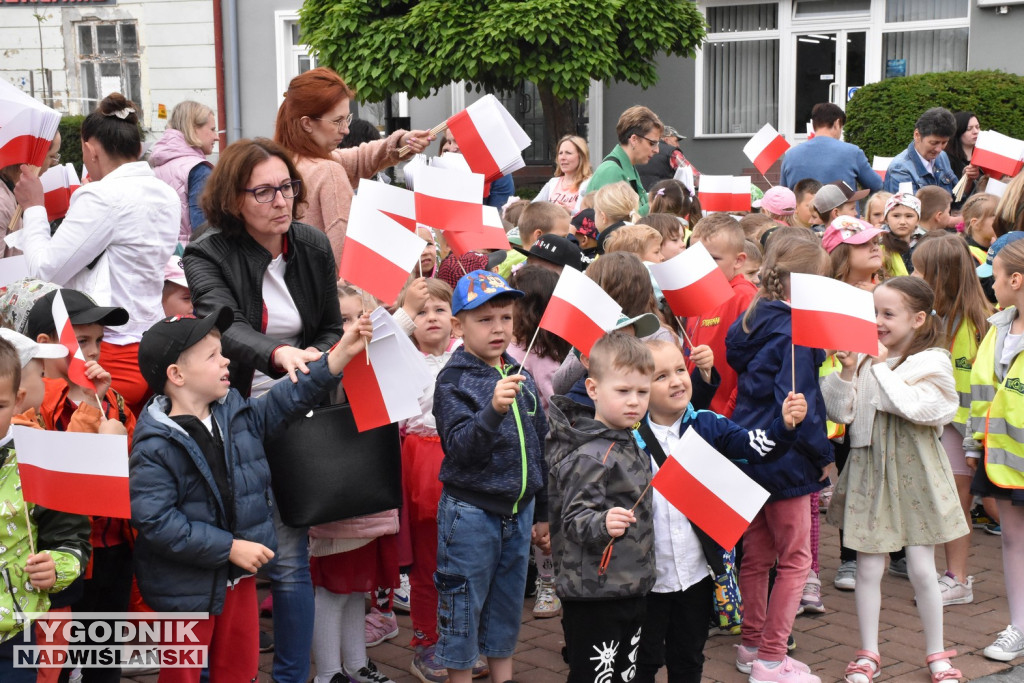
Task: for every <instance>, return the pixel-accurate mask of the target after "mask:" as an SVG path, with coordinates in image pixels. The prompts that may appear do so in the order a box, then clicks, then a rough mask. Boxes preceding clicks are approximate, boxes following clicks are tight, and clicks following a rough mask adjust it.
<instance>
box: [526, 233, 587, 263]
mask: <svg viewBox="0 0 1024 683" xmlns="http://www.w3.org/2000/svg"><path fill="white" fill-rule="evenodd" d="M513 248H514V249H515V250H516V251H518V252H519V253H520V254H526V255H527V256H536V257H537V258H539V259H544V260H545V261H548V262H550V263H554V264H555V265H559V266H571V267H573V268H575V269H576V270H579V271H582V270H584V269H585V268H586V267H587V264H586V262H584V260H583V252H582V251H580V248H579V247H578V246H577V245H575V244H573V243H572V241H570V240H569V239H568V238H567V237H560V236H559V235H543V236H541V237H540V238H539V239H538V240H537V241H536V242H534V243H533V245H532V246H531V247H530V250H529V251H527V250H526V249H523V248H522V247H513Z"/></svg>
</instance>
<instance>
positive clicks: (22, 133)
mask: <svg viewBox="0 0 1024 683" xmlns="http://www.w3.org/2000/svg"><path fill="white" fill-rule="evenodd" d="M59 123H60V113H59V112H56V111H54V110H53V109H50V108H49V107H47V106H46V105H44V104H43V103H42V102H40V101H39V100H37V99H35V98H33V97H30V96H29V95H27V94H26V93H24V92H22V91H21V90H20V89H18V88H17V87H15V86H14V85H13V84H12V83H10V82H9V81H7V80H5V79H2V78H0V168H3V167H4V166H12V165H14V164H29V165H31V166H42V165H43V163H44V162H45V161H46V153H47V152H48V151H49V150H50V143H51V142H52V141H53V138H54V136H56V135H57V125H58V124H59Z"/></svg>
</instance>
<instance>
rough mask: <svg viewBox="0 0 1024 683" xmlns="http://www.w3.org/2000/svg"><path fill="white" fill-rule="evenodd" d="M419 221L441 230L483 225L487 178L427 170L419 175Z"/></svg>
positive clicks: (417, 197) (429, 168)
mask: <svg viewBox="0 0 1024 683" xmlns="http://www.w3.org/2000/svg"><path fill="white" fill-rule="evenodd" d="M414 194H415V205H416V220H417V221H418V222H420V223H423V224H424V225H429V226H430V227H432V228H435V229H437V230H442V231H444V230H475V229H477V228H479V227H480V226H481V225H483V216H484V212H483V198H484V177H483V176H482V175H480V174H479V173H463V172H460V171H455V170H451V169H447V168H436V167H433V166H427V167H424V168H421V169H419V170H418V171H417V172H416V191H415V193H414Z"/></svg>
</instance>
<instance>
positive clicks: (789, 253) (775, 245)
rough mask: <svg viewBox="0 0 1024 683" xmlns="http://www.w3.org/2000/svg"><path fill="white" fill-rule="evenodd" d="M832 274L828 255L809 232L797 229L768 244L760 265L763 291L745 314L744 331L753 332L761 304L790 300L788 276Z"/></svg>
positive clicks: (773, 239)
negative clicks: (753, 325) (751, 328)
mask: <svg viewBox="0 0 1024 683" xmlns="http://www.w3.org/2000/svg"><path fill="white" fill-rule="evenodd" d="M831 270H832V262H831V261H830V260H829V257H828V252H826V251H825V250H824V249H823V248H822V246H821V242H820V241H819V240H818V238H817V237H816V236H815V235H814V233H813V232H811V231H810V230H807V229H805V228H794V229H793V230H792V232H790V231H787V232H786V233H784V234H779V235H775V236H774V237H773V238H772V239H771V240H770V241H769V242H768V250H767V251H766V252H765V255H764V261H763V262H762V263H761V288H760V289H758V290H757V294H755V295H754V299H753V300H752V301H751V302H750V306H749V307H748V308H747V312H746V313H744V314H743V331H744V332H750V320H751V318H753V317H754V311H755V310H756V309H757V305H758V303H760V302H761V301H762V300H764V301H786V300H787V299H789V276H790V275H791V274H792V273H808V274H810V275H825V276H827V275H829V274H830V273H831Z"/></svg>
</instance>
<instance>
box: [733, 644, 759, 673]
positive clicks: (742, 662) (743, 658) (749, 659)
mask: <svg viewBox="0 0 1024 683" xmlns="http://www.w3.org/2000/svg"><path fill="white" fill-rule="evenodd" d="M756 659H757V650H748V649H747V648H746V647H745V646H743V645H737V646H736V670H737V671H739V672H740V673H741V674H749V673H750V666H751V665H752V664H753V663H754V660H756Z"/></svg>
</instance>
